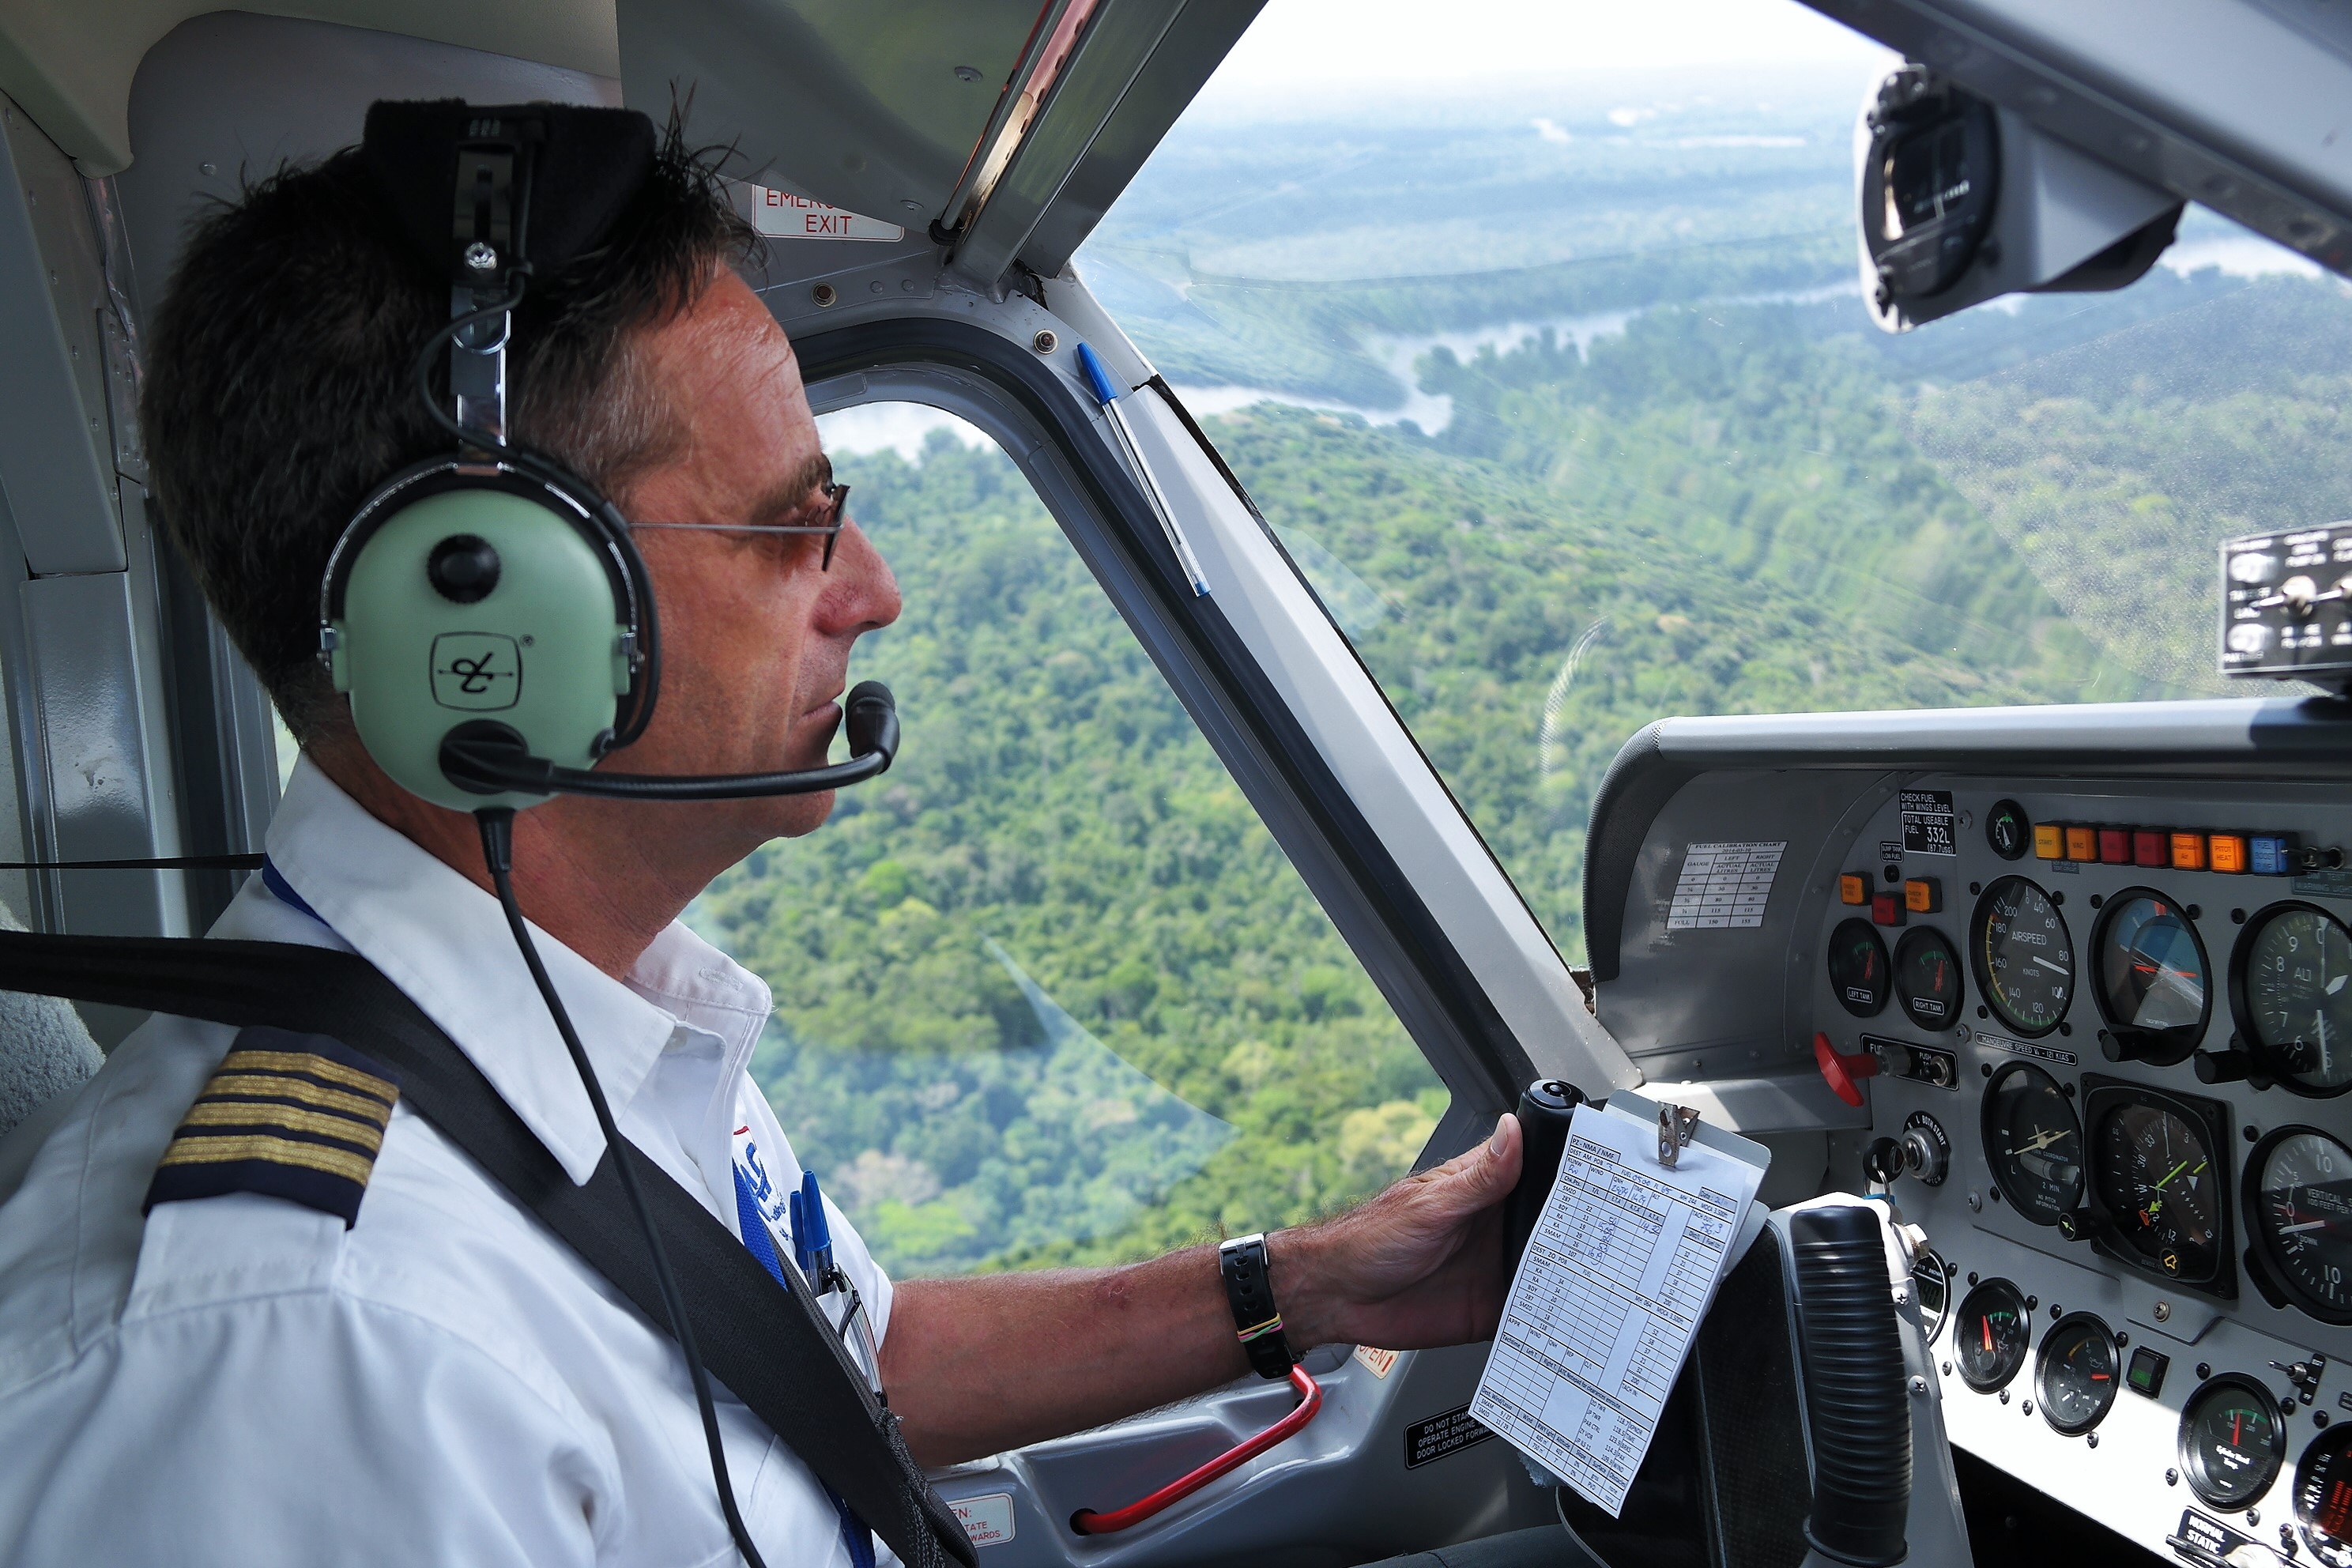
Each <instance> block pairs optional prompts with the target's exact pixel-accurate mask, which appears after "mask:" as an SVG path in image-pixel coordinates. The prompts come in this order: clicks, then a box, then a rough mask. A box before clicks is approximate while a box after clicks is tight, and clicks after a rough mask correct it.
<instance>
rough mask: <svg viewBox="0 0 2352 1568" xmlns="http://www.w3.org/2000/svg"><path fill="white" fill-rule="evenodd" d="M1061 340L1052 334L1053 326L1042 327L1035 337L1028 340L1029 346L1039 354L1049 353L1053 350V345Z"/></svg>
mask: <svg viewBox="0 0 2352 1568" xmlns="http://www.w3.org/2000/svg"><path fill="white" fill-rule="evenodd" d="M1061 341H1062V340H1061V339H1059V338H1057V337H1055V335H1054V329H1053V328H1051V327H1043V328H1040V329H1039V330H1038V332H1037V335H1036V336H1035V337H1034V338H1032V339H1030V340H1029V346H1030V347H1031V348H1033V349H1035V350H1036V351H1037V352H1038V353H1041V354H1049V353H1053V352H1054V350H1055V346H1056V345H1058V344H1059V343H1060V342H1061Z"/></svg>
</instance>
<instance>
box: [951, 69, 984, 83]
mask: <svg viewBox="0 0 2352 1568" xmlns="http://www.w3.org/2000/svg"><path fill="white" fill-rule="evenodd" d="M955 74H956V80H958V81H978V80H979V79H980V68H979V67H978V66H958V67H956V68H955Z"/></svg>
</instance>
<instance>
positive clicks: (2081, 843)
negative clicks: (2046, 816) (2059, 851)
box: [2066, 822, 2099, 860]
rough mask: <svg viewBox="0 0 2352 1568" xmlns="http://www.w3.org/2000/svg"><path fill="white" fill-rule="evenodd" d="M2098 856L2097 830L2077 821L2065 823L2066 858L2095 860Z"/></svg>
mask: <svg viewBox="0 0 2352 1568" xmlns="http://www.w3.org/2000/svg"><path fill="white" fill-rule="evenodd" d="M2066 858H2067V859H2069V860H2096V859H2097V858H2099V830H2098V829H2097V828H2095V827H2086V826H2082V825H2081V824H2078V823H2071V822H2070V823H2068V824H2067V825H2066Z"/></svg>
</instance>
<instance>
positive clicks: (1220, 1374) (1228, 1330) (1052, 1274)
mask: <svg viewBox="0 0 2352 1568" xmlns="http://www.w3.org/2000/svg"><path fill="white" fill-rule="evenodd" d="M1248 1367H1249V1363H1248V1360H1247V1358H1246V1357H1244V1355H1243V1354H1242V1348H1241V1343H1240V1342H1239V1341H1237V1340H1235V1339H1234V1319H1233V1313H1232V1312H1231V1310H1228V1309H1227V1307H1226V1305H1225V1292H1224V1286H1223V1283H1222V1282H1221V1281H1220V1279H1219V1278H1218V1273H1217V1249H1216V1248H1215V1247H1187V1248H1185V1249H1184V1250H1183V1251H1181V1252H1171V1253H1170V1254H1168V1255H1167V1256H1166V1257H1164V1258H1153V1259H1151V1260H1150V1262H1148V1263H1137V1264H1131V1265H1129V1266H1128V1267H1125V1268H1057V1269H1052V1270H1048V1271H1044V1272H1039V1273H1034V1274H992V1275H983V1276H981V1277H978V1278H974V1279H910V1280H908V1281H906V1282H904V1283H902V1284H900V1285H899V1286H898V1289H896V1291H895V1292H893V1294H892V1298H891V1305H890V1329H889V1333H888V1335H887V1337H886V1338H885V1339H884V1341H883V1343H882V1376H883V1382H884V1383H885V1384H886V1385H887V1387H888V1389H889V1391H890V1407H891V1408H892V1409H893V1410H896V1411H897V1412H898V1415H899V1418H900V1419H901V1420H902V1421H904V1422H905V1424H906V1434H907V1442H908V1447H911V1448H912V1449H913V1450H914V1453H915V1458H918V1459H919V1460H920V1461H922V1462H923V1463H924V1464H926V1465H944V1464H953V1463H956V1462H957V1461H959V1460H962V1459H971V1458H979V1457H980V1456H981V1455H983V1454H993V1453H997V1452H1000V1451H1001V1450H1003V1449H1006V1448H1012V1447H1019V1446H1021V1445H1022V1444H1024V1443H1034V1442H1038V1441H1041V1440H1043V1439H1045V1438H1047V1437H1055V1436H1061V1435H1062V1434H1064V1433H1067V1432H1081V1431H1084V1430H1086V1429H1087V1428H1088V1427H1090V1426H1100V1425H1102V1424H1103V1423H1104V1422H1106V1421H1113V1420H1117V1419H1118V1417H1120V1416H1122V1415H1132V1414H1133V1413H1135V1412H1136V1411H1139V1410H1149V1409H1150V1408H1151V1407H1152V1406H1154V1405H1165V1404H1167V1403H1168V1402H1170V1401H1171V1400H1175V1399H1181V1398H1183V1397H1185V1396H1186V1395H1188V1394H1198V1393H1200V1392H1201V1391H1202V1390H1203V1389H1207V1388H1213V1387H1215V1386H1216V1385H1217V1384H1221V1383H1225V1382H1229V1381H1231V1380H1232V1379H1234V1378H1235V1377H1238V1376H1240V1375H1241V1374H1242V1373H1244V1372H1245V1371H1247V1370H1248Z"/></svg>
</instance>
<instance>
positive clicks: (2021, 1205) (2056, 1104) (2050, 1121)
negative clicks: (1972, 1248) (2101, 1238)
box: [1984, 1062, 2083, 1225]
mask: <svg viewBox="0 0 2352 1568" xmlns="http://www.w3.org/2000/svg"><path fill="white" fill-rule="evenodd" d="M1984 1149H1985V1163H1986V1164H1987V1165H1989V1166H1990V1167H1991V1168H1992V1175H1993V1180H1994V1181H1995V1182H1997V1183H1999V1184H2000V1194H2001V1195H2002V1196H2003V1197H2005V1198H2007V1199H2008V1200H2009V1201H2010V1204H2011V1206H2012V1207H2014V1208H2015V1209H2016V1210H2017V1212H2018V1213H2019V1214H2020V1215H2023V1216H2024V1217H2025V1218H2027V1219H2030V1220H2032V1222H2033V1223H2034V1224H2036V1225H2056V1224H2057V1223H2058V1216H2059V1215H2063V1214H2064V1213H2065V1212H2066V1211H2067V1210H2069V1209H2071V1208H2074V1207H2075V1206H2076V1205H2079V1204H2081V1203H2082V1201H2083V1124H2082V1123H2081V1122H2079V1121H2076V1120H2074V1106H2072V1105H2070V1104H2069V1103H2067V1100H2066V1093H2065V1090H2063V1089H2060V1088H2059V1087H2058V1081H2057V1079H2053V1078H2052V1077H2051V1076H2050V1075H2049V1074H2048V1073H2046V1072H2043V1071H2042V1069H2041V1068H2038V1067H2033V1066H2032V1065H2030V1064H2028V1063H2025V1062H2011V1063H2010V1064H2009V1065H2008V1066H2007V1067H2005V1068H2001V1069H2000V1071H1999V1072H1998V1073H1995V1074H1994V1075H1993V1079H1992V1082H1991V1083H1990V1084H1988V1085H1986V1086H1985V1097H1984Z"/></svg>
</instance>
